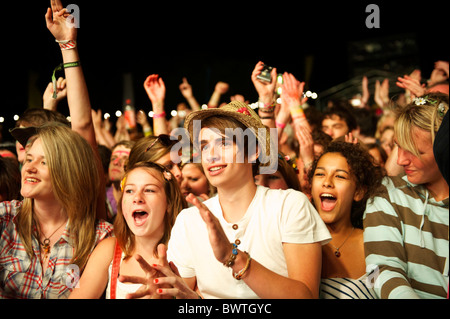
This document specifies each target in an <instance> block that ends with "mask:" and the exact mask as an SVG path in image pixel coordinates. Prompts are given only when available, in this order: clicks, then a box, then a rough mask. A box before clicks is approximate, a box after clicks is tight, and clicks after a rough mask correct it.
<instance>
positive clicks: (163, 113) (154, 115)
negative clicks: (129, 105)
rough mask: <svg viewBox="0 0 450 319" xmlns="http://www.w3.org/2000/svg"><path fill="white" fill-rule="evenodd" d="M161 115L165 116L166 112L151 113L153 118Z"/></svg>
mask: <svg viewBox="0 0 450 319" xmlns="http://www.w3.org/2000/svg"><path fill="white" fill-rule="evenodd" d="M161 117H166V112H162V113H157V114H153V118H154V119H159V118H161Z"/></svg>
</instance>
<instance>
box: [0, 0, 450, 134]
mask: <svg viewBox="0 0 450 319" xmlns="http://www.w3.org/2000/svg"><path fill="white" fill-rule="evenodd" d="M69 3H75V4H77V5H78V6H79V8H80V28H79V30H78V44H79V52H80V56H81V62H82V65H83V70H84V72H85V76H86V80H87V84H88V89H89V93H90V98H91V104H92V107H93V108H94V109H98V108H101V109H102V110H103V111H104V112H105V111H109V112H113V111H114V110H116V109H120V108H122V106H123V103H122V101H123V94H122V77H123V74H124V73H127V72H130V73H131V74H132V75H133V84H134V85H133V87H134V94H135V106H136V107H137V108H143V109H145V110H147V111H148V110H150V108H151V105H150V102H149V100H148V98H147V96H146V94H145V91H144V90H143V87H142V84H143V81H144V80H145V78H146V76H148V75H149V74H152V73H157V74H160V75H161V76H162V77H163V79H164V81H165V83H166V89H167V99H166V108H167V111H170V109H173V108H174V107H176V104H177V103H179V102H181V101H183V97H182V96H181V94H180V92H179V89H178V85H179V83H181V79H182V77H183V76H186V77H187V78H188V80H189V82H190V83H191V84H192V86H193V89H194V94H195V96H196V98H197V100H198V101H199V102H200V103H206V102H207V101H208V99H209V97H210V95H211V93H212V91H213V89H214V85H215V84H216V82H217V81H225V82H228V83H229V84H230V94H235V93H241V94H243V95H244V96H245V97H247V98H248V99H250V100H251V101H254V100H255V99H256V98H257V96H256V92H255V91H254V88H253V85H252V83H251V80H250V74H251V72H252V70H253V67H254V65H255V64H256V63H257V62H258V61H259V60H262V61H264V62H265V63H267V64H269V65H272V66H275V67H277V68H278V70H279V71H281V72H282V71H288V72H291V73H293V74H294V75H295V76H296V77H297V78H298V79H300V80H305V77H306V76H307V73H306V72H305V71H306V69H305V61H306V57H309V59H310V60H309V61H311V59H312V61H313V64H312V72H311V75H310V77H309V78H308V80H309V81H308V83H307V86H308V88H309V89H311V90H312V91H316V92H318V93H319V92H321V91H323V90H325V89H327V88H329V87H331V86H333V85H336V84H339V83H341V82H343V81H346V80H347V79H349V78H350V77H351V76H353V75H354V74H353V72H354V70H353V67H352V63H351V61H349V60H350V59H349V52H348V44H349V42H354V41H362V40H368V39H369V40H370V39H375V40H376V39H384V38H386V37H389V36H391V37H393V38H394V39H395V38H396V37H398V38H399V39H401V38H402V35H404V34H413V35H414V37H415V39H416V40H417V45H418V51H417V52H415V56H416V60H417V61H418V64H419V67H420V68H421V69H422V72H423V74H424V75H427V76H428V75H429V73H430V72H431V69H432V67H433V63H434V61H436V60H438V59H443V60H447V61H448V60H449V50H448V44H447V42H448V40H447V38H448V29H449V28H448V19H447V16H448V10H447V9H446V8H445V7H443V4H444V2H443V1H426V2H421V3H417V2H414V3H412V2H410V1H408V2H407V1H403V0H401V1H377V0H372V1H333V2H329V1H318V0H314V1H271V2H263V1H260V2H254V1H217V2H216V1H208V2H198V1H184V2H183V3H182V4H181V5H180V1H167V0H166V1H160V2H158V1H135V0H128V1H120V2H117V1H112V2H106V1H98V0H91V1H88V0H82V1H79V0H71V1H68V2H67V3H66V2H63V4H64V5H67V4H69ZM370 3H375V4H377V5H378V6H379V8H380V28H379V29H368V28H367V27H366V25H365V20H366V17H367V15H368V14H369V13H366V12H365V9H366V6H367V5H368V4H370ZM15 6H16V4H15V3H14V2H13V3H11V4H2V7H3V9H2V11H3V12H2V19H0V20H1V30H2V45H1V50H2V51H3V52H2V62H3V63H2V64H3V66H2V70H3V74H2V75H3V76H2V77H3V81H2V82H3V85H2V92H1V93H2V97H3V101H2V106H1V109H0V113H1V114H0V116H3V117H5V118H6V121H7V122H6V123H5V125H4V126H8V125H11V124H13V122H12V120H10V118H12V114H14V113H18V114H20V113H21V112H23V111H24V110H25V109H26V108H27V107H28V105H29V104H30V101H36V100H38V101H39V98H38V99H36V96H37V97H39V96H40V95H41V94H42V93H43V90H44V88H45V86H46V85H47V83H48V82H49V81H50V80H51V74H52V71H53V68H54V67H55V66H56V65H57V64H59V63H60V62H61V54H60V51H59V48H58V46H57V44H56V43H55V42H54V39H53V37H52V35H51V34H50V32H49V31H48V30H47V29H46V26H45V20H44V14H45V12H46V8H47V7H48V6H49V1H43V0H39V1H27V2H25V4H21V5H20V6H19V5H18V6H17V7H15ZM380 41H381V40H380ZM5 52H6V58H4V59H3V56H4V55H3V53H5ZM30 92H31V93H30ZM33 92H34V93H33ZM33 94H35V95H34V96H35V97H34V98H33ZM36 94H37V95H36ZM225 98H226V97H225ZM31 103H33V102H31ZM60 111H61V112H62V113H64V114H68V110H67V105H64V104H63V105H61V108H60ZM4 135H5V134H4ZM5 137H7V136H6V135H5Z"/></svg>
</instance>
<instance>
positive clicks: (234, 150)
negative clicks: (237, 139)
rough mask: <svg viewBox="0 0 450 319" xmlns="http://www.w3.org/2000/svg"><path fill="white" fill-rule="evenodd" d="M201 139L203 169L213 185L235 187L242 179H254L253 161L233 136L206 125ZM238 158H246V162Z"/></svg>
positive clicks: (243, 180) (202, 130)
mask: <svg viewBox="0 0 450 319" xmlns="http://www.w3.org/2000/svg"><path fill="white" fill-rule="evenodd" d="M199 140H200V147H201V153H202V166H203V170H204V172H205V175H206V177H207V178H208V180H209V182H210V183H211V184H212V185H213V186H215V187H217V188H219V187H235V186H236V185H238V184H239V183H240V181H241V182H248V181H249V180H251V181H253V175H252V163H249V162H248V160H247V158H245V156H243V155H245V154H242V152H244V150H243V149H239V148H238V147H237V145H236V144H235V143H233V140H232V139H231V138H229V137H227V136H225V135H223V134H221V133H220V131H218V130H217V129H210V128H208V127H205V128H202V129H201V131H200V136H199ZM238 158H244V163H241V162H240V161H237V159H238ZM250 160H251V159H250Z"/></svg>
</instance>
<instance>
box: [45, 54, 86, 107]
mask: <svg viewBox="0 0 450 319" xmlns="http://www.w3.org/2000/svg"><path fill="white" fill-rule="evenodd" d="M80 65H81V64H80V61H75V62H68V63H60V64H59V65H58V66H57V67H56V68H55V69H54V70H53V74H52V83H53V96H52V97H53V98H54V99H56V96H57V95H56V76H55V74H56V72H57V71H61V70H63V69H65V68H73V67H77V66H80Z"/></svg>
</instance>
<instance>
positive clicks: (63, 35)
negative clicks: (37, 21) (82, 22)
mask: <svg viewBox="0 0 450 319" xmlns="http://www.w3.org/2000/svg"><path fill="white" fill-rule="evenodd" d="M50 5H51V8H48V9H47V12H46V14H45V22H46V24H47V29H48V30H49V31H50V32H51V33H52V34H53V36H54V37H55V39H56V40H58V41H64V40H76V39H77V28H75V27H74V26H73V25H72V24H70V23H66V19H67V17H68V16H69V13H68V12H67V10H66V9H65V8H63V6H62V4H61V1H60V0H51V1H50Z"/></svg>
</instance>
